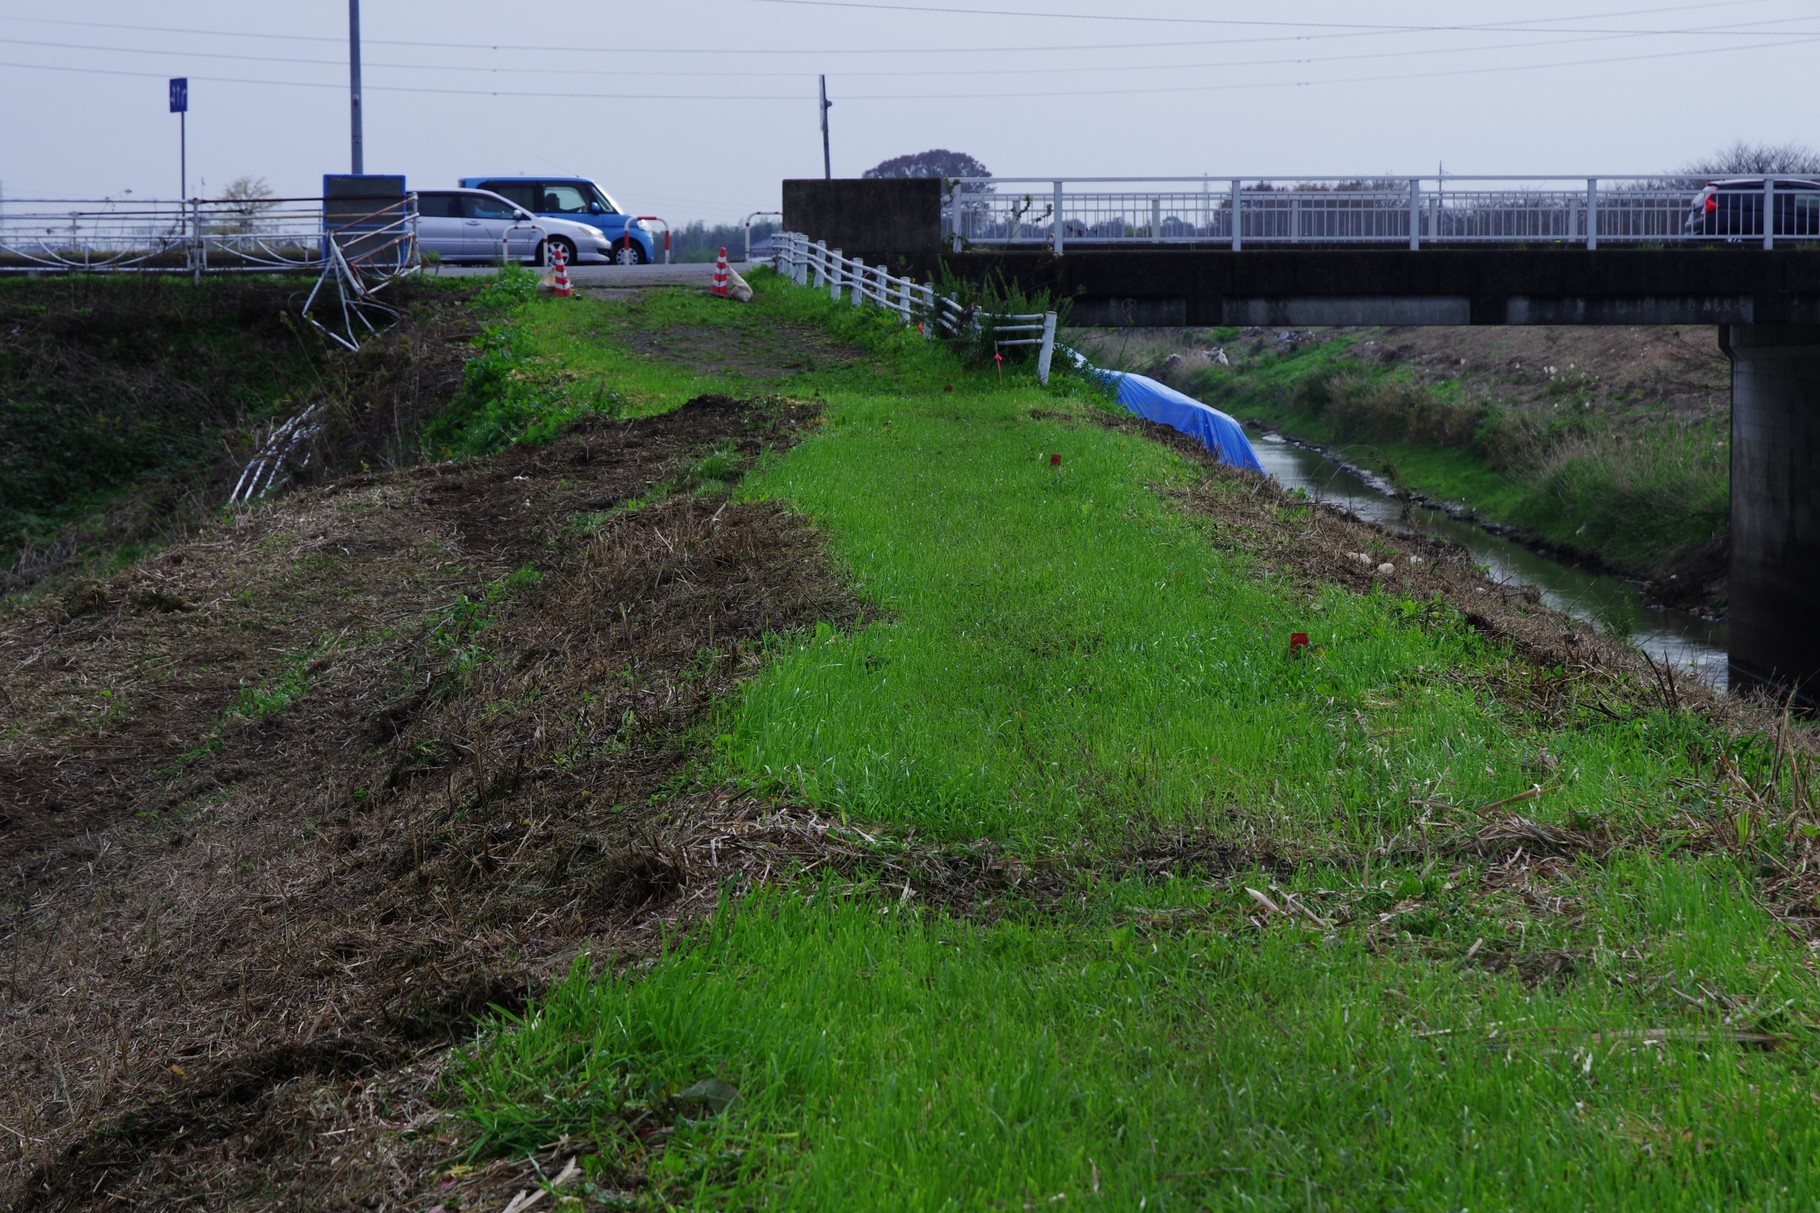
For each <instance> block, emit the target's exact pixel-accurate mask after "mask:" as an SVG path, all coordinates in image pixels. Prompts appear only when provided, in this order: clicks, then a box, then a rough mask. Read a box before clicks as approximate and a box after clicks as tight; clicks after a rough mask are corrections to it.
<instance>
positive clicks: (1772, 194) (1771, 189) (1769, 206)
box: [1763, 175, 1776, 248]
mask: <svg viewBox="0 0 1820 1213" xmlns="http://www.w3.org/2000/svg"><path fill="white" fill-rule="evenodd" d="M1763 247H1764V248H1775V247H1776V179H1775V178H1774V177H1770V176H1767V175H1766V176H1765V177H1764V178H1763Z"/></svg>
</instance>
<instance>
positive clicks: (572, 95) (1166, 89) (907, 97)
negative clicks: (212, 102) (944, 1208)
mask: <svg viewBox="0 0 1820 1213" xmlns="http://www.w3.org/2000/svg"><path fill="white" fill-rule="evenodd" d="M1815 42H1820V34H1817V35H1811V36H1803V37H1799V38H1790V39H1782V40H1778V41H1774V42H1757V43H1749V44H1745V45H1731V46H1709V47H1699V48H1696V49H1692V50H1685V51H1661V52H1655V53H1650V54H1640V55H1623V56H1606V57H1603V58H1596V59H1572V60H1564V61H1560V62H1555V63H1529V64H1513V65H1507V66H1493V67H1472V68H1459V69H1455V70H1451V71H1440V72H1421V73H1398V74H1396V75H1390V76H1334V77H1328V78H1325V79H1308V80H1271V81H1256V82H1250V83H1224V84H1184V85H1163V86H1149V87H1141V88H1114V89H1078V88H1076V89H1068V90H1065V91H1048V92H1031V91H1020V92H994V93H954V92H949V93H943V94H941V95H940V96H939V97H936V96H931V95H930V94H928V93H853V94H847V95H846V98H845V99H846V100H850V101H924V102H929V101H936V100H953V101H964V100H1024V99H1035V98H1049V97H1112V96H1140V95H1158V94H1181V93H1215V92H1233V91H1242V90H1247V89H1269V88H1311V87H1320V86H1324V85H1334V84H1375V83H1384V82H1391V81H1400V80H1432V79H1442V78H1447V77H1458V76H1475V75H1488V74H1493V73H1500V74H1503V73H1510V72H1531V71H1552V70H1557V69H1560V68H1573V67H1598V66H1605V65H1610V64H1618V63H1638V62H1645V61H1650V60H1658V59H1682V58H1692V57H1697V56H1705V55H1720V54H1727V53H1730V52H1735V51H1748V50H1765V49H1771V50H1775V49H1782V48H1784V47H1794V46H1802V45H1807V44H1810V43H1815ZM0 67H10V68H16V69H20V70H26V71H52V72H68V73H77V74H82V75H94V76H119V77H127V78H137V79H158V80H162V79H164V78H165V76H164V74H163V73H158V72H135V71H128V70H123V69H110V68H93V67H66V66H60V65H54V64H43V63H0ZM192 79H193V80H199V81H203V82H206V83H215V84H251V85H266V86H277V87H285V88H319V89H340V88H341V87H342V86H341V85H340V84H336V83H328V82H316V81H303V80H271V79H251V78H247V77H237V76H193V77H192ZM365 91H366V92H386V93H410V94H425V95H434V96H466V97H523V98H530V99H537V100H573V101H782V102H789V103H792V104H800V103H801V102H803V100H804V98H803V96H801V95H800V94H796V93H790V94H776V93H761V94H725V93H723V94H706V93H592V92H553V91H543V90H536V91H533V90H524V89H476V88H434V87H427V86H412V85H368V86H366V88H365ZM811 100H812V98H811Z"/></svg>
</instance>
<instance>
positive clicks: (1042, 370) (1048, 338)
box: [1036, 312, 1055, 386]
mask: <svg viewBox="0 0 1820 1213" xmlns="http://www.w3.org/2000/svg"><path fill="white" fill-rule="evenodd" d="M1054 360H1055V313H1054V312H1044V313H1043V345H1042V348H1041V349H1040V350H1039V351H1037V355H1036V380H1037V382H1038V383H1041V384H1043V385H1045V386H1047V385H1048V383H1049V367H1050V364H1051V363H1052V362H1053V361H1054Z"/></svg>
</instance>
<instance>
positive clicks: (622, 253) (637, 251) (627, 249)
mask: <svg viewBox="0 0 1820 1213" xmlns="http://www.w3.org/2000/svg"><path fill="white" fill-rule="evenodd" d="M644 263H645V250H644V249H642V248H640V247H639V244H638V241H636V240H633V239H631V238H630V237H628V238H627V239H625V240H622V241H620V242H619V243H618V244H617V245H615V246H614V247H613V264H614V265H643V264H644Z"/></svg>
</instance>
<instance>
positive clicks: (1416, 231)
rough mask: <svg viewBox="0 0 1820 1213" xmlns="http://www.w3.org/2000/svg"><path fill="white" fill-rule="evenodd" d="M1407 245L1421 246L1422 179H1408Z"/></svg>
mask: <svg viewBox="0 0 1820 1213" xmlns="http://www.w3.org/2000/svg"><path fill="white" fill-rule="evenodd" d="M1409 247H1410V248H1412V249H1419V248H1421V247H1422V179H1421V178H1420V177H1411V178H1410V179H1409Z"/></svg>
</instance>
